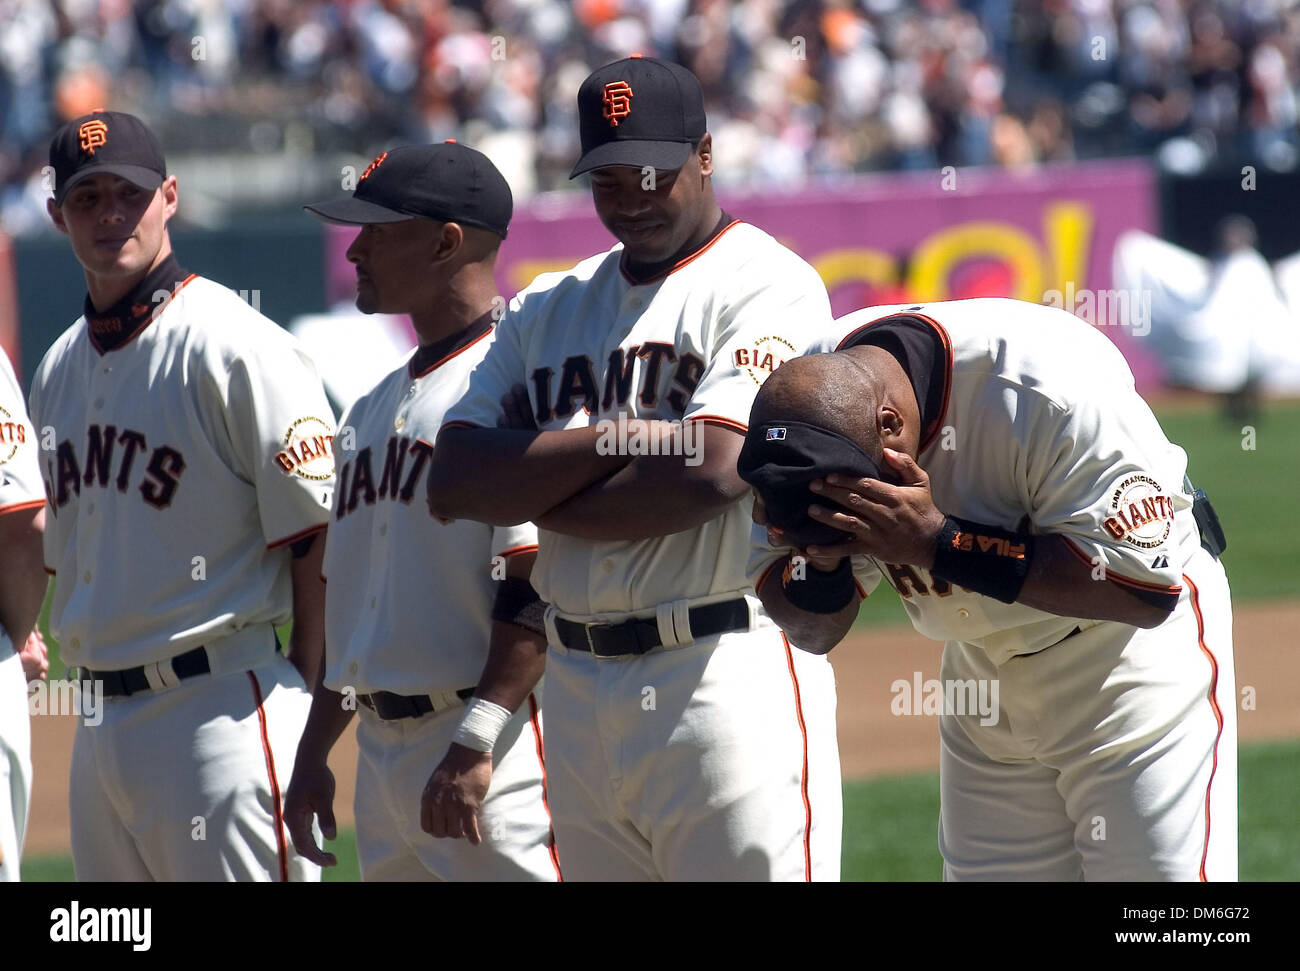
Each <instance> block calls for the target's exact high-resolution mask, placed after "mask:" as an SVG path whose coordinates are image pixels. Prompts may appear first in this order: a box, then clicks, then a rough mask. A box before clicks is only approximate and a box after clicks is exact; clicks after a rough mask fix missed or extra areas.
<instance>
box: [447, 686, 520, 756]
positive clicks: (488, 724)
mask: <svg viewBox="0 0 1300 971" xmlns="http://www.w3.org/2000/svg"><path fill="white" fill-rule="evenodd" d="M508 721H510V712H509V711H507V710H506V709H505V708H502V707H501V706H500V705H494V704H493V703H492V702H490V701H484V700H483V699H482V698H474V699H472V700H471V701H470V703H469V704H468V705H466V706H465V714H463V715H462V716H461V718H460V724H459V725H457V726H456V734H454V735H453V736H452V737H451V740H452V741H453V742H455V743H456V744H457V745H463V746H464V747H465V748H467V749H471V750H472V751H475V752H491V751H492V749H494V748H495V747H496V744H497V736H499V735H500V734H501V731H502V729H504V728H505V727H506V722H508Z"/></svg>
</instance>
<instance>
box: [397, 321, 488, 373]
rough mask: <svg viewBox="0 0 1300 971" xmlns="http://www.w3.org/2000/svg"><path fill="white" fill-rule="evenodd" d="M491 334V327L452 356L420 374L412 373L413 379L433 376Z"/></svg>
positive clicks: (456, 350)
mask: <svg viewBox="0 0 1300 971" xmlns="http://www.w3.org/2000/svg"><path fill="white" fill-rule="evenodd" d="M490 333H492V328H491V327H489V328H488V329H487V330H485V331H483V333H481V334H479V335H478V336H477V337H475V338H474V339H473V340H472V341H470V342H469V343H468V344H465V345H464V346H462V347H458V348H456V349H455V350H454V351H452V352H451V353H450V354H448V355H447V356H446V357H443V358H440V359H438V360H436V361H434V362H433V363H432V364H430V365H429V366H428V367H427V368H425V369H424V370H423V371H421V372H420V373H419V374H415V373H412V374H411V377H413V378H423V377H425V376H426V375H429V374H432V373H433V372H434V371H436V370H438V368H440V367H442V366H443V365H444V364H446V363H447V362H448V361H450V360H451V359H452V358H453V357H455V356H456V355H457V354H464V353H465V352H466V351H468V350H469V349H470V348H471V347H473V346H474V345H475V344H477V343H478V342H479V341H481V340H482V339H483V338H484V337H487V336H488V334H490ZM409 370H410V369H409V368H408V371H409Z"/></svg>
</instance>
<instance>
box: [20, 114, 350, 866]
mask: <svg viewBox="0 0 1300 971" xmlns="http://www.w3.org/2000/svg"><path fill="white" fill-rule="evenodd" d="M50 164H51V165H52V166H53V168H54V172H55V179H56V184H55V191H54V198H53V199H52V200H51V201H50V203H49V213H50V217H51V218H52V219H53V221H54V224H55V226H56V227H58V229H59V230H60V231H61V232H63V233H65V234H66V235H67V236H68V239H69V241H70V242H71V244H72V251H73V253H74V254H75V255H76V257H77V259H78V261H79V262H80V263H81V265H82V268H83V269H84V270H85V275H86V287H87V290H88V293H87V297H86V301H85V310H84V314H83V316H82V317H81V318H80V319H78V320H77V321H76V323H74V324H73V325H72V326H71V327H70V328H69V329H68V330H67V331H66V332H65V333H64V334H63V335H62V336H61V337H59V339H58V340H56V341H55V342H54V344H53V346H52V347H51V348H50V349H49V351H48V352H47V353H46V355H45V358H44V360H42V361H41V364H40V367H39V368H38V369H37V372H36V375H35V377H34V379H33V381H32V388H31V394H30V405H31V415H32V421H33V424H34V425H35V426H36V428H37V429H38V430H39V433H40V434H41V435H42V436H48V441H49V445H51V446H53V447H51V448H44V447H43V448H42V451H41V455H40V463H41V470H42V473H43V475H44V478H45V491H46V501H47V503H48V507H49V513H48V517H47V526H46V531H45V562H46V565H47V568H48V569H49V570H50V571H51V572H52V573H57V581H56V590H55V595H54V599H53V606H52V610H51V628H52V630H53V632H54V633H55V635H56V636H57V637H58V638H59V640H60V646H61V649H62V651H63V657H64V659H65V660H66V661H67V663H68V664H69V665H70V666H76V667H78V668H79V669H80V676H81V679H82V682H81V683H82V690H83V691H85V690H93V691H96V692H99V691H102V693H103V699H104V704H103V705H102V706H101V707H102V709H103V710H102V721H101V722H100V723H99V724H97V725H94V726H91V725H89V724H87V723H86V722H85V721H83V722H82V723H80V724H78V726H77V730H76V738H75V742H74V747H73V755H72V771H71V785H70V793H69V795H70V799H71V804H72V812H71V820H72V856H73V863H74V866H75V869H76V874H77V878H78V879H83V880H150V879H153V880H266V879H270V880H289V879H295V880H315V879H319V875H320V871H319V869H318V868H317V867H316V866H315V865H314V864H311V863H309V862H308V861H306V860H304V859H303V858H301V857H300V856H299V855H298V854H296V853H295V852H294V851H293V848H292V846H291V845H290V843H289V837H288V833H287V831H286V829H285V827H284V825H283V818H282V815H283V807H282V803H281V787H282V786H283V785H284V783H286V782H287V781H288V779H289V776H290V773H291V772H292V769H293V755H294V747H295V746H296V744H297V742H298V737H299V735H300V734H301V733H302V727H303V724H304V722H305V721H306V718H307V710H308V707H309V706H310V703H311V698H310V696H309V694H308V692H307V684H309V683H313V682H314V680H315V678H316V667H317V665H318V664H319V663H320V655H321V651H322V649H323V627H324V594H325V588H324V585H323V584H322V583H321V580H320V563H321V556H322V553H323V547H324V544H323V543H321V542H317V541H316V540H317V533H319V532H320V530H322V529H324V528H325V525H326V522H327V520H328V516H329V508H330V498H331V491H332V489H333V481H334V460H333V457H332V454H331V446H330V442H331V439H332V437H333V434H334V420H333V414H332V413H331V412H330V410H329V406H328V403H327V401H326V399H325V394H324V391H323V390H322V388H321V386H320V381H319V380H318V378H317V376H316V372H315V370H314V368H313V367H312V364H311V362H310V361H309V359H308V358H307V357H306V355H305V354H303V353H302V352H301V350H300V349H299V347H298V345H297V343H296V341H295V340H294V339H293V338H292V337H291V336H290V335H289V334H287V333H286V332H284V331H283V330H281V329H280V328H279V327H277V326H276V325H275V324H274V323H272V322H271V321H269V320H267V319H266V318H265V317H263V316H261V315H260V314H258V313H257V312H256V311H254V310H253V309H252V308H251V307H249V306H248V304H246V303H245V302H244V301H242V300H241V299H239V297H238V296H237V295H236V294H235V293H233V292H232V291H230V290H228V289H226V288H225V287H223V286H220V285H219V284H216V283H213V282H212V281H210V280H206V279H204V278H203V277H200V276H198V275H196V274H193V273H190V272H189V271H187V270H185V269H182V267H181V266H180V264H179V263H178V262H177V259H176V256H175V255H174V254H173V252H172V248H171V242H170V239H169V236H168V231H167V223H168V220H169V219H170V218H171V216H172V215H173V214H174V213H175V211H176V205H177V186H176V178H175V176H168V175H167V174H166V166H165V163H164V161H163V155H162V150H161V148H160V147H159V145H158V142H157V139H156V138H155V137H154V135H153V133H152V132H151V131H150V130H149V129H148V128H147V127H146V126H145V125H144V124H143V123H142V122H141V121H140V120H139V119H137V118H135V117H133V116H131V115H127V114H123V113H120V112H113V111H101V112H95V113H93V114H90V115H86V116H84V117H81V118H78V119H75V120H74V121H71V122H69V123H68V124H67V125H65V126H64V127H63V128H61V129H60V130H59V132H58V133H57V134H56V135H55V137H54V140H53V142H52V144H51V146H50ZM291 615H292V619H293V638H292V641H291V643H290V647H289V657H288V658H287V659H286V658H285V657H284V656H283V655H282V654H281V653H280V650H279V645H278V644H277V641H276V636H275V625H277V624H282V623H284V622H285V621H287V620H289V619H290V616H291Z"/></svg>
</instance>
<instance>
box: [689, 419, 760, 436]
mask: <svg viewBox="0 0 1300 971" xmlns="http://www.w3.org/2000/svg"><path fill="white" fill-rule="evenodd" d="M686 421H703V422H708V423H709V424H710V425H721V426H722V427H724V428H733V429H735V430H736V431H738V432H740V434H742V435H748V434H749V426H748V425H746V424H743V423H742V422H738V421H736V420H734V419H732V418H723V417H722V416H721V415H695V416H693V417H691V418H687V419H686Z"/></svg>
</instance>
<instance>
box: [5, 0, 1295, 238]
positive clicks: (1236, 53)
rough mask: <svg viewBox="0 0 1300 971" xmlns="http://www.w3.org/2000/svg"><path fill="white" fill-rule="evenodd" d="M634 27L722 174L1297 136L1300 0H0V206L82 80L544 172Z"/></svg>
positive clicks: (1240, 154)
mask: <svg viewBox="0 0 1300 971" xmlns="http://www.w3.org/2000/svg"><path fill="white" fill-rule="evenodd" d="M636 51H640V52H643V53H646V54H653V55H657V56H661V57H666V58H670V59H674V60H677V61H679V62H681V63H683V64H685V65H687V66H689V67H690V68H691V69H692V70H693V71H694V72H695V73H696V74H697V75H698V76H699V77H700V79H701V81H702V82H703V84H704V89H705V92H706V97H707V105H706V107H707V110H708V115H709V127H710V130H711V131H712V132H713V133H714V138H715V145H716V155H717V160H718V165H719V172H718V179H719V181H721V182H724V183H729V184H745V185H759V186H762V185H777V184H779V185H782V186H793V185H799V184H801V183H804V182H806V181H809V180H820V179H826V178H834V177H838V176H841V175H845V174H848V173H854V172H863V171H877V170H889V169H934V168H937V167H940V166H944V165H955V166H963V165H1000V166H1032V165H1035V164H1037V163H1039V162H1045V161H1059V160H1068V159H1073V158H1089V157H1098V156H1113V155H1133V154H1144V155H1146V154H1154V155H1156V157H1157V158H1159V159H1161V160H1162V161H1163V162H1164V163H1165V164H1167V165H1170V166H1172V167H1175V168H1182V169H1195V168H1196V167H1198V166H1204V165H1207V164H1214V163H1215V162H1218V161H1228V162H1234V163H1235V162H1237V161H1238V160H1240V159H1246V160H1248V161H1250V162H1252V163H1254V164H1256V165H1263V166H1271V167H1273V168H1278V169H1287V168H1291V167H1294V166H1295V165H1296V164H1297V155H1298V149H1300V142H1298V140H1297V103H1296V102H1297V95H1298V94H1300V0H1033V2H1028V0H919V2H903V0H740V2H728V0H573V2H567V0H336V2H324V0H140V2H136V3H131V2H128V0H0V122H2V124H0V132H2V133H3V134H2V135H0V193H3V194H4V195H3V196H0V207H2V206H4V205H5V202H6V199H7V198H8V199H10V200H11V201H12V197H13V196H15V194H17V195H22V194H23V193H31V192H32V191H34V187H33V180H34V179H35V178H36V175H34V173H38V172H39V169H40V167H41V166H42V165H43V164H44V161H45V159H44V153H45V150H46V145H47V142H48V138H49V135H50V132H51V131H52V129H53V127H54V126H55V125H56V124H57V123H58V122H59V121H60V120H62V119H65V118H69V117H75V116H77V115H78V114H80V113H83V112H85V111H88V110H90V109H91V108H94V107H98V106H100V105H111V106H113V107H115V108H121V109H124V110H134V111H136V112H138V113H140V114H141V115H143V116H144V117H146V118H147V119H148V120H149V121H150V122H151V123H153V124H154V125H155V126H156V128H157V130H159V132H160V133H161V134H162V136H163V143H164V145H165V146H166V147H167V150H168V153H169V155H170V154H173V153H177V152H191V153H196V154H208V155H212V156H218V157H219V156H220V155H221V153H223V152H243V153H263V154H267V155H272V154H275V153H281V154H288V153H290V152H291V150H295V149H296V150H307V151H312V152H322V151H326V152H351V153H354V154H356V155H358V156H364V157H368V156H370V155H371V154H373V153H375V152H377V151H378V150H380V149H382V148H384V147H387V146H389V145H391V144H395V143H400V142H407V141H431V140H440V139H443V138H449V137H455V138H459V139H461V140H463V141H466V142H468V143H469V144H477V143H479V142H480V141H481V140H483V139H493V140H494V142H495V144H496V145H497V148H498V151H500V150H501V149H502V148H503V147H504V148H505V149H506V150H508V154H509V155H510V157H511V158H513V159H515V160H517V162H518V166H519V172H517V173H516V175H517V176H518V175H520V173H522V182H523V183H524V184H523V185H522V186H521V189H522V194H523V195H527V194H529V193H530V192H533V191H540V190H546V189H552V188H559V187H563V186H565V185H567V184H568V179H567V176H568V171H569V168H570V166H571V164H572V162H573V160H574V158H576V156H577V154H578V145H577V125H576V113H575V107H574V96H575V94H576V92H577V89H578V85H579V83H580V82H581V80H582V78H583V77H584V76H585V75H586V74H587V73H588V72H589V71H590V70H591V69H592V68H594V67H596V66H598V65H600V64H601V63H604V62H607V61H609V60H613V59H615V58H617V57H621V56H625V55H626V54H628V53H631V52H636ZM0 211H3V210H0ZM19 229H21V227H19Z"/></svg>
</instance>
